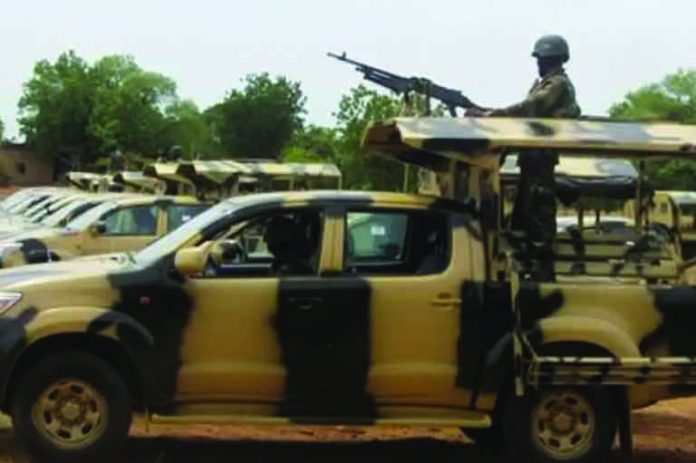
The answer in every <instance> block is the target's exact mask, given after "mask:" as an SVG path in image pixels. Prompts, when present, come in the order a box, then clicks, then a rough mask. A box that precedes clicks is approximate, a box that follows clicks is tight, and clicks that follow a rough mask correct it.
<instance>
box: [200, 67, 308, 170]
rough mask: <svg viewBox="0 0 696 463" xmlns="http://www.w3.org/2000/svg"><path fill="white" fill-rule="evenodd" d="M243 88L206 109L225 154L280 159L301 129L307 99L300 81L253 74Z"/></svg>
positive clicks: (245, 81) (247, 78) (246, 80)
mask: <svg viewBox="0 0 696 463" xmlns="http://www.w3.org/2000/svg"><path fill="white" fill-rule="evenodd" d="M243 82H244V88H242V89H241V90H237V89H235V90H231V91H230V92H229V93H228V94H227V97H226V98H225V99H224V101H222V102H221V103H218V104H217V105H215V106H213V107H212V108H210V109H208V110H207V118H208V121H209V122H210V123H211V126H212V129H213V131H214V133H215V136H216V138H217V140H218V141H219V143H220V146H221V147H222V149H223V151H224V152H225V153H226V154H227V155H228V156H233V157H244V158H271V159H277V158H279V157H280V155H281V152H282V150H283V148H284V147H285V146H286V145H287V144H288V143H289V142H290V140H291V139H292V137H293V135H294V134H295V132H296V131H299V130H301V129H302V126H303V117H304V114H305V112H306V110H305V102H306V98H305V96H304V94H303V93H302V88H301V86H300V84H299V82H292V81H290V80H288V79H286V78H285V77H275V78H271V77H270V76H269V75H268V74H266V73H263V74H250V75H248V76H247V77H246V78H245V79H244V81H243Z"/></svg>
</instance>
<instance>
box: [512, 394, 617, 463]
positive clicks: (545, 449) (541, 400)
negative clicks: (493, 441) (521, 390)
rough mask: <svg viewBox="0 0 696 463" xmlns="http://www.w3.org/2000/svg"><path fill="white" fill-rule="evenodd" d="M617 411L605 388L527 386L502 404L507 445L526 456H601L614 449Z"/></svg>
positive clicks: (526, 459)
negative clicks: (535, 387)
mask: <svg viewBox="0 0 696 463" xmlns="http://www.w3.org/2000/svg"><path fill="white" fill-rule="evenodd" d="M616 423H617V417H616V412H615V408H614V405H613V403H612V400H611V395H610V393H609V391H608V390H606V389H590V388H585V389H574V388H553V389H545V390H541V391H531V390H530V391H528V393H527V395H525V396H524V397H520V398H515V399H513V400H511V401H510V402H508V406H507V407H505V409H504V410H503V434H504V436H505V441H506V444H507V446H508V450H509V451H510V452H511V453H512V455H514V456H515V458H516V461H521V462H534V463H536V462H539V463H542V462H558V461H563V462H571V463H579V462H592V463H595V462H598V461H601V460H602V459H603V458H604V457H605V456H606V455H607V454H608V453H609V451H610V450H611V446H612V443H613V442H614V437H615V435H616Z"/></svg>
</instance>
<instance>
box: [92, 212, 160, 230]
mask: <svg viewBox="0 0 696 463" xmlns="http://www.w3.org/2000/svg"><path fill="white" fill-rule="evenodd" d="M104 225H105V226H106V231H105V232H104V235H108V236H148V235H156V234H157V207H156V206H135V207H124V208H122V209H117V210H115V211H113V212H112V213H111V214H109V215H107V216H106V217H105V218H104Z"/></svg>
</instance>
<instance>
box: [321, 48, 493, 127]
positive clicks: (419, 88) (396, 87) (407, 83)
mask: <svg viewBox="0 0 696 463" xmlns="http://www.w3.org/2000/svg"><path fill="white" fill-rule="evenodd" d="M328 55H329V56H330V57H331V58H335V59H337V60H339V61H343V62H344V63H348V64H352V65H353V66H355V70H356V71H358V72H362V73H363V77H364V79H365V80H368V81H370V82H373V83H375V84H377V85H381V86H382V87H386V88H388V89H389V90H392V91H393V92H395V93H397V94H399V95H401V96H402V97H403V98H404V100H405V101H406V102H408V99H409V96H410V94H411V93H418V94H421V95H424V96H425V99H426V110H427V112H429V111H430V99H431V98H434V99H436V100H439V101H440V102H442V103H443V104H444V105H445V106H447V109H448V110H449V112H450V114H451V115H452V116H456V115H457V108H462V109H469V108H479V109H481V107H480V106H478V105H476V104H475V103H473V102H472V101H471V100H470V99H469V98H467V97H466V96H464V95H462V93H461V92H460V91H459V90H453V89H451V88H447V87H443V86H441V85H437V84H436V83H434V82H432V81H431V80H430V79H426V78H424V77H404V76H400V75H398V74H394V73H391V72H389V71H385V70H384V69H379V68H376V67H373V66H370V65H368V64H365V63H361V62H359V61H353V60H352V59H349V58H348V57H346V54H345V52H344V53H343V54H341V55H337V54H335V53H328Z"/></svg>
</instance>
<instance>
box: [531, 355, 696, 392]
mask: <svg viewBox="0 0 696 463" xmlns="http://www.w3.org/2000/svg"><path fill="white" fill-rule="evenodd" d="M526 372H527V377H526V380H527V382H528V384H531V385H540V386H543V385H587V384H606V385H616V386H631V385H636V384H656V385H670V384H681V385H696V358H694V357H660V358H646V357H638V358H621V359H616V358H598V357H537V358H535V359H531V360H529V361H527V362H526Z"/></svg>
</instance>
